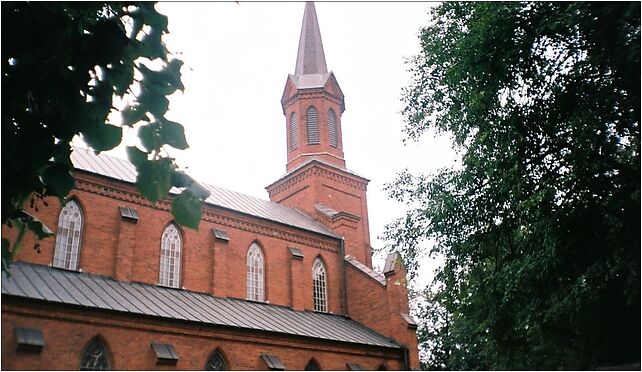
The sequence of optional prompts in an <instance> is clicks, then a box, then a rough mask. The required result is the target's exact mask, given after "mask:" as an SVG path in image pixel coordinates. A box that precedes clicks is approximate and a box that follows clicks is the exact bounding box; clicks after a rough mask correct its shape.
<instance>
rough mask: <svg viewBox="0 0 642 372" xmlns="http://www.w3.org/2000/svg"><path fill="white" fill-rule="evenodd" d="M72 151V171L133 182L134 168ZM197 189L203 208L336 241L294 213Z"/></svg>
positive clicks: (222, 192) (224, 192)
mask: <svg viewBox="0 0 642 372" xmlns="http://www.w3.org/2000/svg"><path fill="white" fill-rule="evenodd" d="M73 150H74V151H73V152H72V153H71V161H72V162H73V164H74V167H75V168H76V169H80V170H83V171H86V172H90V173H96V174H99V175H101V176H106V177H110V178H114V179H117V180H121V181H125V182H128V183H135V182H136V168H135V167H134V165H133V164H131V163H130V162H128V161H127V160H123V159H119V158H116V157H113V156H109V155H105V154H100V155H95V154H94V153H93V151H91V150H87V149H83V148H80V147H74V149H73ZM201 185H203V186H204V187H205V188H207V189H208V190H209V191H210V196H209V197H208V198H207V199H206V200H205V202H206V203H207V204H210V205H213V206H217V207H222V208H226V209H230V210H233V211H237V212H241V213H244V214H247V215H250V216H254V217H259V218H263V219H266V220H270V221H274V222H278V223H281V224H284V225H288V226H292V227H297V228H300V229H304V230H308V231H312V232H315V233H319V234H323V235H327V236H331V237H334V238H339V237H340V236H339V235H337V234H335V233H333V232H332V231H330V230H328V229H327V228H326V227H325V226H323V225H322V224H320V223H318V222H316V221H315V220H313V219H312V218H311V217H309V216H308V215H306V214H305V213H303V212H301V211H299V210H297V209H294V208H289V207H286V206H283V205H280V204H277V203H273V202H271V201H268V200H263V199H259V198H255V197H253V196H249V195H245V194H241V193H238V192H234V191H230V190H226V189H223V188H221V187H216V186H212V185H207V184H201ZM170 192H171V193H178V192H179V191H178V189H175V188H174V189H172V190H170Z"/></svg>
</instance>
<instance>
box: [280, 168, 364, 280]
mask: <svg viewBox="0 0 642 372" xmlns="http://www.w3.org/2000/svg"><path fill="white" fill-rule="evenodd" d="M267 189H268V192H269V194H270V200H272V201H274V202H276V203H279V204H283V205H286V206H289V207H293V208H298V209H301V210H303V211H305V212H306V213H308V214H309V215H310V216H315V217H316V216H317V215H318V211H317V210H316V209H315V204H317V203H321V204H325V205H327V206H328V207H330V208H332V209H334V210H336V211H338V212H347V213H350V214H353V215H356V216H358V217H360V220H359V221H358V222H357V223H356V224H354V225H353V226H346V227H344V228H337V229H336V230H335V231H336V232H337V233H339V234H340V235H342V236H344V237H345V244H346V248H345V251H346V254H349V255H351V256H354V257H356V258H357V259H358V260H359V261H361V262H363V263H364V264H365V265H366V266H369V267H372V251H371V248H370V230H369V226H368V206H367V199H366V191H367V180H365V179H362V178H359V177H355V176H352V175H350V174H349V173H347V172H345V171H341V170H338V169H336V168H332V167H329V166H322V165H319V164H318V163H317V164H310V165H306V166H304V167H303V168H300V169H298V170H296V171H294V172H293V173H292V174H290V175H288V176H287V177H285V178H283V179H281V180H279V181H277V182H275V183H274V184H272V185H270V186H268V187H267ZM317 219H318V220H319V222H322V223H325V224H326V225H327V226H328V227H330V228H331V229H334V228H335V226H333V224H332V223H328V222H327V221H326V219H324V218H321V219H319V218H317Z"/></svg>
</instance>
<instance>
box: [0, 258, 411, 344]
mask: <svg viewBox="0 0 642 372" xmlns="http://www.w3.org/2000/svg"><path fill="white" fill-rule="evenodd" d="M2 295H3V296H7V295H8V296H16V297H22V298H29V299H34V300H41V301H45V302H49V303H56V304H65V305H72V306H79V307H84V308H90V309H99V310H108V311H116V312H121V313H128V314H136V315H144V316H152V317H158V318H164V319H173V320H184V321H190V322H198V323H203V324H207V325H212V326H224V327H235V328H243V329H248V330H255V331H264V332H275V333H280V334H287V335H294V336H301V337H310V338H314V339H321V340H329V341H340V342H347V343H353V344H360V345H370V346H380V347H387V348H400V347H401V345H399V344H397V343H395V342H394V341H392V340H391V339H389V338H387V337H385V336H382V335H380V334H378V333H377V332H375V331H373V330H371V329H369V328H367V327H365V326H363V325H361V324H359V323H357V322H355V321H353V320H350V319H349V318H346V317H343V316H340V315H333V314H325V313H317V312H310V311H295V310H292V309H290V308H287V307H283V306H276V305H270V304H265V303H257V302H252V301H245V300H239V299H232V298H218V297H214V296H211V295H208V294H204V293H197V292H190V291H187V290H181V289H170V288H164V287H158V286H154V285H149V284H141V283H126V282H120V281H116V280H114V279H112V278H108V277H104V276H100V275H95V274H87V273H80V272H75V271H67V270H62V269H56V268H52V267H48V266H41V265H35V264H28V263H24V262H16V263H14V264H12V265H11V277H9V278H8V277H7V276H6V274H5V273H2Z"/></svg>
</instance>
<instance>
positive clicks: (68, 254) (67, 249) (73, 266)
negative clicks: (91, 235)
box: [53, 200, 82, 270]
mask: <svg viewBox="0 0 642 372" xmlns="http://www.w3.org/2000/svg"><path fill="white" fill-rule="evenodd" d="M81 233H82V211H81V210H80V206H79V205H78V203H76V202H75V201H74V200H70V201H69V202H68V203H67V204H65V205H64V207H62V210H61V211H60V216H58V233H57V234H56V248H55V250H54V260H53V266H54V267H59V268H62V269H67V270H78V258H79V256H80V238H81Z"/></svg>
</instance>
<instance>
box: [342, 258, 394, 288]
mask: <svg viewBox="0 0 642 372" xmlns="http://www.w3.org/2000/svg"><path fill="white" fill-rule="evenodd" d="M345 261H346V262H347V263H349V264H351V265H352V266H354V267H355V268H356V269H358V270H360V271H361V272H363V273H364V274H366V275H368V276H369V277H371V278H372V279H374V280H376V281H378V282H379V284H381V285H383V286H385V285H386V277H385V276H383V275H381V274H379V273H378V272H376V271H374V270H372V269H371V268H369V267H368V266H366V265H364V264H362V263H361V262H359V260H357V259H356V258H354V257H352V256H350V255H347V256H346V257H345Z"/></svg>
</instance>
